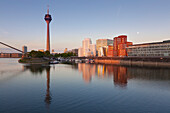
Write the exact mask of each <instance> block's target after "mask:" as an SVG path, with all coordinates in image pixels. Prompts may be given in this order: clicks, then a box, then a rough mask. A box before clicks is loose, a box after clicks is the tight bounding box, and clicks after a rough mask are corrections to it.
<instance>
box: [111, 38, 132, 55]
mask: <svg viewBox="0 0 170 113" xmlns="http://www.w3.org/2000/svg"><path fill="white" fill-rule="evenodd" d="M130 45H133V43H132V42H127V36H126V35H120V36H118V37H115V38H114V43H113V56H119V57H123V56H127V51H126V47H129V46H130Z"/></svg>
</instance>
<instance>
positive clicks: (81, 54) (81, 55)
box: [78, 47, 84, 57]
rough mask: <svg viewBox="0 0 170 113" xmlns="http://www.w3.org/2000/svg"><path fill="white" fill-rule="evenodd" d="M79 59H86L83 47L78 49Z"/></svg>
mask: <svg viewBox="0 0 170 113" xmlns="http://www.w3.org/2000/svg"><path fill="white" fill-rule="evenodd" d="M78 57H84V51H83V48H82V47H80V48H79V49H78Z"/></svg>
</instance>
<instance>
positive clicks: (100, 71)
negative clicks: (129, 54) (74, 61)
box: [78, 63, 128, 86]
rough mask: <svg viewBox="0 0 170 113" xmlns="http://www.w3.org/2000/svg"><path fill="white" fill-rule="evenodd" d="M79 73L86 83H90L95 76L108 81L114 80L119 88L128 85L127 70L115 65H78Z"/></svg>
mask: <svg viewBox="0 0 170 113" xmlns="http://www.w3.org/2000/svg"><path fill="white" fill-rule="evenodd" d="M78 69H79V72H81V73H82V78H83V80H84V81H85V82H86V83H89V82H90V81H91V80H92V76H93V75H97V76H96V77H98V78H102V79H105V78H106V79H107V78H112V77H113V79H114V84H115V85H119V86H126V85H127V78H128V76H127V68H126V67H118V66H113V65H93V64H85V63H82V64H81V63H80V64H78Z"/></svg>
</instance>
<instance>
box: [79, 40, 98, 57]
mask: <svg viewBox="0 0 170 113" xmlns="http://www.w3.org/2000/svg"><path fill="white" fill-rule="evenodd" d="M88 56H96V45H95V44H92V41H91V39H90V38H85V39H84V40H83V41H82V47H80V48H79V49H78V57H88Z"/></svg>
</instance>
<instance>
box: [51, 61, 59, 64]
mask: <svg viewBox="0 0 170 113" xmlns="http://www.w3.org/2000/svg"><path fill="white" fill-rule="evenodd" d="M58 63H59V61H57V60H53V61H50V62H49V64H58Z"/></svg>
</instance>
